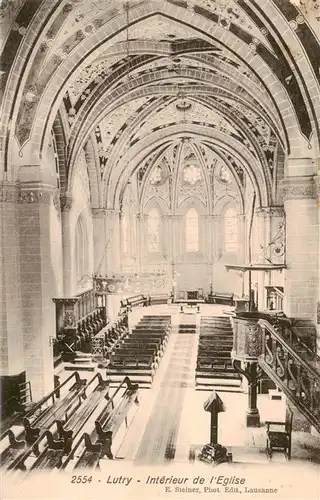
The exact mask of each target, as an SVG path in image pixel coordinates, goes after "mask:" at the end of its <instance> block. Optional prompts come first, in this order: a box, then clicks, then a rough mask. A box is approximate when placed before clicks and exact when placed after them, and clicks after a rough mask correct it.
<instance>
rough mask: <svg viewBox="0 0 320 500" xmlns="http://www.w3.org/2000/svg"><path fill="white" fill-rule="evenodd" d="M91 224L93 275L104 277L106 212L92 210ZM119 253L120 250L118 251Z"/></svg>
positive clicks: (96, 209)
mask: <svg viewBox="0 0 320 500" xmlns="http://www.w3.org/2000/svg"><path fill="white" fill-rule="evenodd" d="M91 213H92V223H93V269H94V273H98V274H101V276H105V275H106V271H107V269H106V252H107V250H106V222H105V217H106V211H105V209H104V208H92V212H91ZM119 252H120V249H119Z"/></svg>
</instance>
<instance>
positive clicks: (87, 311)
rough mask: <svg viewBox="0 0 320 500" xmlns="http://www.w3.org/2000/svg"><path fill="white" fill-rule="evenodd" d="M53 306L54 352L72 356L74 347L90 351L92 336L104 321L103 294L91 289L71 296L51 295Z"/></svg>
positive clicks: (101, 326) (104, 305) (104, 304)
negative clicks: (54, 321) (53, 297)
mask: <svg viewBox="0 0 320 500" xmlns="http://www.w3.org/2000/svg"><path fill="white" fill-rule="evenodd" d="M53 301H54V303H55V306H56V339H55V342H54V356H57V355H59V353H60V352H61V351H62V352H63V353H64V355H65V356H69V357H71V358H72V356H74V354H75V351H76V350H86V351H90V349H91V342H92V338H93V337H94V336H95V335H96V334H97V333H98V332H99V331H100V330H101V329H102V328H103V327H104V326H105V325H106V296H101V295H97V294H96V293H95V291H94V290H93V289H91V290H88V291H86V292H83V293H81V294H79V295H76V296H74V297H64V298H55V299H53Z"/></svg>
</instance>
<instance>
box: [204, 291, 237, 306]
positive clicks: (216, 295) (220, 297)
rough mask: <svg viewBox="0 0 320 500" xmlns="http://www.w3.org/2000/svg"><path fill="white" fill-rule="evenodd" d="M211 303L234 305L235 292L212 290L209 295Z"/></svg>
mask: <svg viewBox="0 0 320 500" xmlns="http://www.w3.org/2000/svg"><path fill="white" fill-rule="evenodd" d="M208 302H209V304H228V305H230V306H233V305H234V294H233V293H228V292H211V293H209V295H208Z"/></svg>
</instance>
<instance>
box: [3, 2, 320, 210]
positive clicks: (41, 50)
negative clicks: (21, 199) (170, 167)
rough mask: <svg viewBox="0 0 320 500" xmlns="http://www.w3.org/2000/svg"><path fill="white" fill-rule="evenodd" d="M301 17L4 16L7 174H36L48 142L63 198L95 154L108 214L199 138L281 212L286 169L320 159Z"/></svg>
mask: <svg viewBox="0 0 320 500" xmlns="http://www.w3.org/2000/svg"><path fill="white" fill-rule="evenodd" d="M262 3H263V5H262ZM296 3H298V1H295V2H293V1H292V2H291V1H289V0H264V2H261V1H255V0H129V1H127V2H123V1H122V0H109V1H105V0H69V1H66V0H32V1H31V0H26V1H23V0H15V1H10V0H7V1H6V2H3V3H2V6H1V10H0V15H1V23H2V25H1V29H2V34H3V40H2V58H1V79H2V82H1V87H2V88H3V89H4V94H3V101H2V111H3V120H2V124H3V125H2V131H1V132H2V142H1V144H2V157H3V165H4V170H5V171H6V172H7V174H8V175H9V177H10V176H11V177H13V176H14V174H13V170H12V168H11V165H12V164H16V163H21V164H22V163H23V162H25V161H29V162H32V161H34V162H37V161H41V157H42V154H43V151H44V149H45V148H46V147H47V144H48V140H49V136H50V134H51V130H52V128H53V130H54V133H55V135H56V140H57V144H58V149H59V162H60V167H61V170H64V174H65V176H64V177H65V185H64V186H63V188H64V189H68V182H69V183H70V182H71V178H72V171H73V169H74V168H75V166H76V164H77V156H78V154H79V151H80V150H81V149H82V148H83V147H84V146H85V145H86V144H87V145H88V142H89V141H90V147H88V146H87V151H88V150H89V149H90V148H91V149H90V150H91V152H92V155H91V156H92V158H93V160H92V161H93V163H94V169H93V170H94V172H91V174H90V175H91V177H92V176H93V177H95V184H96V185H97V190H98V194H97V196H96V203H98V204H102V205H110V206H113V205H114V204H116V203H117V202H119V198H120V196H121V190H123V185H125V183H126V182H127V181H128V179H129V178H130V176H131V175H132V174H133V173H134V172H138V171H139V169H141V168H144V165H146V164H150V163H151V162H153V163H155V159H156V158H158V157H159V155H161V154H162V153H163V151H164V149H168V148H170V147H172V145H173V144H177V143H179V142H181V141H184V140H186V139H190V138H191V139H192V140H193V141H194V142H195V143H196V144H197V145H198V146H197V147H200V146H201V145H202V146H203V147H205V148H211V150H215V151H219V152H220V153H221V154H222V155H224V156H226V157H230V158H232V159H233V161H234V162H235V163H236V164H237V165H238V168H240V169H243V170H244V171H246V172H247V173H248V175H249V176H250V178H251V179H252V182H253V184H254V185H255V186H256V188H257V190H258V191H260V203H261V204H265V205H267V204H272V203H274V204H276V203H277V201H278V199H277V194H276V184H277V181H278V180H279V178H281V176H283V162H284V157H285V156H288V155H293V156H298V155H301V154H302V155H303V154H309V155H312V156H314V157H316V156H317V155H319V124H320V98H319V96H320V92H319V88H320V72H319V61H320V48H319V47H320V46H319V27H320V22H319V21H320V11H319V5H318V3H317V2H315V1H309V2H307V4H308V6H307V7H306V8H304V7H303V6H300V7H297V6H296V5H294V4H296ZM26 159H27V160H26ZM148 162H149V163H148ZM231 168H232V167H231Z"/></svg>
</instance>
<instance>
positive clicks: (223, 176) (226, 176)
mask: <svg viewBox="0 0 320 500" xmlns="http://www.w3.org/2000/svg"><path fill="white" fill-rule="evenodd" d="M219 179H220V181H222V182H224V183H225V184H230V182H231V175H230V172H229V169H228V168H227V167H225V166H224V165H223V166H222V167H221V168H220V171H219Z"/></svg>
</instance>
